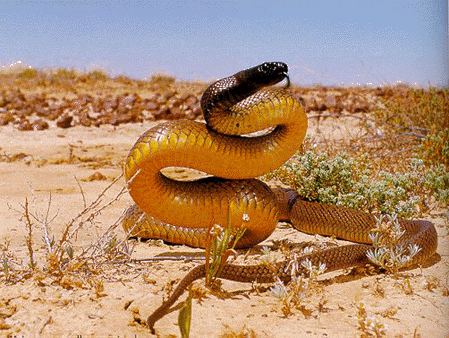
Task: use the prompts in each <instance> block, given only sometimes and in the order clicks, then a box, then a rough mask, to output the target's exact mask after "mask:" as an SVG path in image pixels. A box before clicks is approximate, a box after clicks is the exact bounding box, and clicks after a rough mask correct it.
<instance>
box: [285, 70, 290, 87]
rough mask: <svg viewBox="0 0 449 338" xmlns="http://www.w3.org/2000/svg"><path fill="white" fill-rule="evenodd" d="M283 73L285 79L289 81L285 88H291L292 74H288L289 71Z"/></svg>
mask: <svg viewBox="0 0 449 338" xmlns="http://www.w3.org/2000/svg"><path fill="white" fill-rule="evenodd" d="M283 75H284V79H286V80H287V83H286V84H285V86H284V88H285V89H287V88H290V85H291V82H290V76H288V73H287V72H285V73H284V74H283Z"/></svg>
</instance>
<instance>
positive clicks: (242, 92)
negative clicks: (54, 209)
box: [123, 62, 437, 330]
mask: <svg viewBox="0 0 449 338" xmlns="http://www.w3.org/2000/svg"><path fill="white" fill-rule="evenodd" d="M287 73H288V67H287V65H286V64H284V63H280V62H272V63H264V64H262V65H260V66H257V67H254V68H250V69H247V70H243V71H241V72H239V73H237V74H235V75H232V76H230V77H227V78H224V79H221V80H219V81H217V82H215V83H213V84H212V85H211V86H209V87H208V88H207V89H206V91H205V92H204V94H203V97H202V99H201V105H202V108H203V113H204V117H205V120H206V123H207V125H206V124H202V123H199V122H193V121H172V122H167V123H162V124H159V125H158V126H155V127H154V128H152V129H150V130H148V131H147V132H145V133H144V134H143V135H142V136H140V138H139V139H138V141H137V142H136V144H135V145H134V147H133V148H132V149H131V151H130V153H129V155H128V158H127V161H126V165H125V179H126V182H127V185H128V189H129V192H130V194H131V196H132V198H133V199H134V201H135V202H136V205H135V206H133V207H130V208H129V209H128V210H127V211H126V214H125V217H124V221H123V226H124V228H125V230H127V231H129V233H130V235H132V236H133V235H134V236H139V237H142V238H160V239H163V240H166V241H168V242H172V243H181V244H187V245H190V246H197V247H204V245H205V243H206V238H207V233H208V230H209V229H210V227H211V226H212V225H214V224H219V225H222V226H226V225H230V226H231V227H244V228H245V229H246V231H245V233H244V236H243V237H242V238H241V239H240V241H239V242H238V244H237V246H238V247H249V246H253V245H255V244H257V243H259V242H261V241H263V240H264V239H266V238H267V237H268V236H270V234H271V233H272V232H273V231H274V229H275V227H276V224H277V222H278V220H279V219H283V220H288V221H290V223H291V224H292V225H293V226H294V227H295V228H296V229H298V230H300V231H303V232H306V233H310V234H322V235H334V236H336V237H338V238H342V239H346V240H350V241H353V242H357V243H360V244H353V245H347V246H342V247H337V248H332V249H329V250H325V251H322V252H317V253H314V254H312V255H309V256H307V257H308V258H309V259H310V260H311V261H312V263H313V264H318V263H325V264H326V266H327V270H326V271H333V270H337V269H342V268H347V267H351V266H356V265H361V264H367V263H368V259H367V257H366V253H367V251H368V250H370V249H372V246H371V241H370V239H369V237H368V234H369V233H370V231H371V229H373V228H374V227H375V224H376V220H375V218H374V216H373V215H370V214H366V213H362V212H359V211H355V210H350V209H345V208H341V207H336V206H332V205H323V204H318V203H313V202H306V201H303V200H301V199H300V198H298V196H297V194H296V193H295V192H294V191H292V190H289V189H277V190H271V189H270V188H269V187H268V186H267V185H266V184H264V183H263V182H261V181H259V180H256V179H254V178H253V177H257V176H260V175H262V174H265V173H268V172H270V171H272V170H273V169H275V168H277V167H279V166H280V165H282V164H283V163H284V162H285V161H286V160H288V159H289V158H290V157H291V156H292V155H293V154H294V153H295V152H296V150H297V149H298V148H299V146H300V145H301V143H302V141H303V139H304V137H305V134H306V131H307V117H306V114H305V113H304V110H303V107H302V106H301V104H300V103H299V101H298V100H297V99H296V98H294V97H293V96H292V95H290V94H289V93H287V92H285V91H282V90H278V91H266V90H261V89H262V88H263V87H266V86H270V85H273V84H275V83H277V82H279V81H281V80H283V79H288V75H287ZM267 128H274V129H273V130H272V131H271V132H270V133H268V134H265V135H263V136H257V137H245V136H240V135H244V134H248V133H252V132H256V131H260V130H264V129H267ZM168 166H177V167H189V168H194V169H198V170H201V171H204V172H206V173H209V174H212V175H214V177H211V178H206V179H201V180H197V181H193V182H182V181H181V182H180V181H175V180H172V179H170V178H168V177H166V176H164V175H163V174H162V173H161V172H160V170H161V169H162V168H164V167H168ZM142 211H143V212H142ZM400 224H401V227H402V229H403V230H405V234H404V236H403V244H404V245H408V244H416V245H418V246H419V247H420V248H421V250H420V251H419V252H418V254H417V255H416V256H415V257H414V259H413V260H412V261H411V262H410V265H411V264H416V263H417V262H422V261H424V260H426V259H427V258H429V257H430V256H432V255H433V254H434V253H435V251H436V248H437V233H436V230H435V227H434V226H433V224H432V223H430V222H427V221H406V220H400ZM303 259H304V257H300V258H298V260H303ZM287 266H288V262H280V263H277V265H276V267H275V269H274V270H273V269H272V268H268V267H266V266H262V265H251V266H237V265H232V264H227V265H225V266H224V268H223V270H222V271H221V272H220V274H219V276H218V277H220V278H225V279H230V280H235V281H241V282H253V281H258V282H272V281H274V280H275V278H276V277H279V278H280V279H281V280H282V281H284V282H288V281H289V280H290V278H291V277H290V274H289V273H288V272H287ZM204 275H205V267H204V265H201V266H198V267H196V268H194V269H193V270H192V271H191V272H189V274H187V276H186V277H185V278H184V279H183V280H182V281H181V282H180V284H179V285H178V286H177V288H176V289H175V291H174V292H173V294H172V295H171V296H170V298H169V299H168V300H167V301H166V302H164V303H163V304H162V305H161V307H160V308H158V309H157V310H156V311H155V312H154V313H153V314H152V315H151V316H150V317H149V318H148V325H149V327H150V328H151V329H152V330H153V326H154V323H155V322H156V321H157V320H158V319H160V318H161V317H162V316H163V315H164V314H165V313H166V311H167V310H168V308H169V307H170V306H171V305H172V304H173V303H174V302H175V301H176V299H177V298H178V297H179V296H180V295H181V294H182V293H183V292H184V290H185V289H186V288H187V286H188V285H189V284H190V283H191V282H192V281H194V280H195V279H198V278H201V277H204Z"/></svg>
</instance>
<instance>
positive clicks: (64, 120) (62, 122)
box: [56, 115, 73, 128]
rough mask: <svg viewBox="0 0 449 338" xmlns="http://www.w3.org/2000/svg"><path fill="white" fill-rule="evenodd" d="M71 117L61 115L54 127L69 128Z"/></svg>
mask: <svg viewBox="0 0 449 338" xmlns="http://www.w3.org/2000/svg"><path fill="white" fill-rule="evenodd" d="M72 120H73V116H71V115H63V116H61V117H60V118H59V119H58V121H56V125H57V126H58V127H59V128H70V127H71V124H72Z"/></svg>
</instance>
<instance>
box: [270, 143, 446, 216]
mask: <svg viewBox="0 0 449 338" xmlns="http://www.w3.org/2000/svg"><path fill="white" fill-rule="evenodd" d="M408 168H409V171H407V172H396V173H389V172H387V171H382V170H381V171H379V172H377V173H373V172H372V170H371V169H370V161H369V157H368V156H366V155H365V156H361V157H358V158H350V157H348V155H347V154H345V153H342V154H337V155H336V156H335V157H334V158H332V159H331V158H329V157H328V156H327V155H325V154H315V153H313V152H311V151H307V152H306V153H305V154H302V155H301V154H298V155H297V156H295V157H294V158H293V159H292V160H290V161H288V162H287V163H286V164H285V165H284V166H282V167H281V168H279V169H277V170H275V171H274V172H273V173H272V174H269V175H267V176H266V178H267V179H271V178H275V179H278V180H280V181H281V182H282V183H284V184H287V185H289V186H291V187H293V188H295V189H296V190H297V191H298V193H299V195H300V196H301V197H303V198H304V199H306V200H310V201H315V202H320V203H329V204H336V205H340V206H345V207H348V208H352V209H358V210H363V211H366V212H370V213H371V212H377V213H382V214H397V215H398V216H399V217H403V218H408V217H411V216H414V215H417V214H418V213H419V212H424V211H426V210H427V209H428V208H429V204H430V203H431V201H430V198H432V197H433V198H434V199H435V200H436V202H437V203H439V204H441V205H447V204H449V173H448V172H447V171H446V170H445V168H444V166H442V165H440V166H432V167H426V166H425V165H424V163H423V161H421V160H417V159H411V160H409V165H408Z"/></svg>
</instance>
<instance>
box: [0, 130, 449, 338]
mask: <svg viewBox="0 0 449 338" xmlns="http://www.w3.org/2000/svg"><path fill="white" fill-rule="evenodd" d="M338 123H339V124H337V125H335V124H334V126H333V127H332V128H328V129H326V126H321V128H320V130H319V132H318V130H317V129H316V127H315V126H314V125H313V121H312V126H311V128H310V129H309V134H310V135H312V136H313V137H325V136H326V137H333V138H339V137H343V136H342V135H347V133H348V132H350V131H351V130H352V131H353V130H354V129H353V128H349V127H348V125H347V123H348V121H340V122H338ZM150 126H151V124H150V123H146V124H143V125H142V124H127V125H120V126H118V127H112V126H108V125H103V126H100V127H99V128H95V127H92V128H90V127H73V128H69V129H60V128H55V127H51V128H50V129H48V130H44V131H29V132H21V131H17V130H15V129H13V128H12V127H9V126H6V127H1V129H0V147H1V148H0V153H1V155H2V156H3V157H2V159H3V161H1V162H0V168H1V169H0V187H1V188H0V243H1V244H2V245H3V246H5V245H6V243H9V247H8V253H9V254H11V255H14V257H18V259H22V264H23V265H24V266H25V265H26V264H27V263H28V251H27V246H26V234H27V228H26V226H25V223H24V221H23V218H22V217H21V216H22V215H23V209H22V206H23V205H24V204H25V199H26V198H27V200H28V204H29V210H30V212H31V213H33V214H34V215H35V216H38V217H40V216H41V217H42V218H45V215H46V213H47V209H48V207H49V205H50V208H49V213H48V214H49V217H47V219H49V220H51V222H49V225H48V228H49V230H50V237H52V236H54V238H55V239H56V240H58V239H59V238H60V237H61V233H62V231H63V229H64V227H65V226H66V225H67V224H68V222H69V221H70V220H71V219H72V218H74V217H75V216H76V215H77V214H79V213H80V212H81V211H82V210H83V208H84V201H83V197H84V199H85V200H86V203H90V202H92V201H94V200H95V199H96V198H97V196H98V195H99V194H100V192H101V191H103V189H104V188H105V187H107V186H108V185H109V184H111V182H112V181H113V179H114V178H116V177H118V176H119V175H120V174H121V168H122V164H123V161H124V159H125V157H126V155H127V152H128V150H129V149H130V147H131V146H132V144H133V143H134V142H135V140H136V139H137V137H138V136H139V135H140V134H141V133H142V132H143V131H145V130H146V129H148V128H149V127H150ZM326 133H328V134H326ZM323 135H324V136H323ZM96 172H99V173H101V174H102V175H104V176H105V178H106V180H89V177H91V175H92V174H94V173H96ZM123 186H124V182H123V178H121V179H120V180H119V181H118V182H117V183H116V184H114V185H113V186H112V187H111V188H110V190H109V191H108V192H107V193H106V195H105V196H104V197H103V198H102V200H103V201H105V202H108V201H111V200H113V199H114V197H115V196H116V195H117V194H118V193H119V192H120V190H121V189H122V188H123ZM81 191H82V192H81ZM50 199H51V203H49V201H50ZM130 203H131V199H130V197H129V196H128V195H127V194H124V195H123V196H121V197H120V198H119V199H118V201H116V202H115V203H113V204H112V205H110V206H109V207H108V208H106V209H105V210H103V211H102V212H101V214H100V215H98V216H96V218H95V220H94V222H92V223H89V224H88V225H87V224H86V225H85V226H84V227H83V228H81V229H80V230H79V232H78V234H77V237H76V238H73V239H72V244H73V249H74V252H75V255H76V254H78V253H80V252H81V250H82V249H83V248H86V247H88V246H89V245H91V244H92V243H95V242H96V241H97V240H98V238H100V237H101V235H102V234H103V232H104V231H105V230H106V229H108V228H109V227H110V226H111V225H113V224H114V223H115V222H116V221H117V220H118V219H119V217H120V216H121V214H122V211H123V210H124V209H125V207H126V206H127V205H129V204H130ZM39 215H40V216H39ZM54 215H55V218H54V219H52V218H53V216H54ZM428 219H429V220H431V221H432V222H434V223H435V225H436V227H437V230H438V236H439V247H438V254H439V255H437V256H435V257H434V259H432V261H431V262H429V263H428V264H427V265H426V266H425V267H422V268H416V269H413V270H409V271H406V272H403V273H401V274H400V275H399V276H398V277H397V278H394V277H393V276H385V275H374V276H364V275H363V274H362V275H360V274H355V275H354V274H351V275H348V273H349V272H348V271H340V272H338V273H333V274H327V275H326V274H325V275H323V276H321V277H320V282H319V283H320V286H321V287H320V288H318V289H317V290H316V291H315V292H312V295H311V296H310V297H308V298H307V299H305V300H304V301H303V305H304V308H303V311H300V310H294V314H293V315H291V316H289V317H288V318H284V317H283V315H282V312H281V310H280V308H281V303H280V302H279V300H277V299H276V298H275V297H274V296H273V295H272V294H271V293H270V292H269V291H267V288H265V289H264V288H257V287H254V286H252V285H249V284H241V283H234V282H228V281H224V282H223V288H224V289H225V290H227V291H228V292H229V293H230V294H229V297H227V298H225V299H219V298H217V297H216V296H214V295H211V294H209V295H208V296H207V298H206V299H204V300H203V301H202V303H201V304H198V302H197V300H194V301H193V313H192V328H191V337H218V336H220V335H221V334H223V333H230V332H232V331H234V332H237V333H242V332H246V333H247V334H248V336H250V335H249V333H250V332H251V330H252V331H253V332H254V333H255V335H256V336H257V337H356V336H361V335H362V332H361V331H360V330H358V327H359V323H358V318H357V304H358V303H359V302H363V303H364V304H365V308H366V310H367V312H368V314H369V315H370V316H372V317H373V318H375V319H376V320H378V321H379V322H381V323H382V324H384V326H385V328H386V335H387V336H388V337H449V297H448V265H449V258H448V252H449V250H448V248H449V241H448V225H447V220H445V218H444V215H443V213H440V214H439V215H436V216H435V215H434V217H432V218H430V216H429V218H428ZM34 224H35V225H34V227H33V249H34V252H35V256H36V257H37V261H38V267H39V266H41V268H43V266H44V265H45V260H44V259H43V254H44V252H45V243H44V240H43V239H44V233H43V231H42V228H41V227H40V226H39V222H37V221H34ZM115 234H116V236H117V238H118V239H119V240H122V239H124V237H125V234H124V232H123V230H122V229H121V228H120V227H118V228H117V229H116V230H115ZM283 238H288V239H289V241H291V242H294V243H301V242H310V243H312V244H320V243H322V242H326V241H332V240H331V239H325V238H323V237H320V236H308V235H304V234H301V233H299V232H297V231H295V230H294V229H291V228H289V227H288V226H286V225H285V224H280V226H279V228H278V229H277V230H276V231H275V233H274V234H273V235H272V236H271V237H270V238H269V239H268V240H266V242H265V243H263V244H264V245H272V240H273V239H283ZM128 246H129V247H130V248H131V247H133V251H132V253H131V257H132V258H134V259H145V258H151V257H155V256H174V257H177V258H179V257H182V256H186V255H187V256H195V254H196V255H200V254H201V252H202V250H198V249H192V248H188V247H185V246H170V245H166V244H160V243H155V242H154V241H150V242H146V243H140V242H128ZM253 254H254V255H255V254H257V252H256V251H254V252H253V251H252V252H251V253H250V256H251V255H253ZM3 255H5V253H3ZM3 257H5V256H3ZM200 262H201V261H200V260H199V259H185V260H182V259H180V260H153V261H134V262H127V263H120V264H110V265H107V266H104V267H103V268H102V270H101V273H100V274H94V273H93V274H92V281H91V284H92V285H95V283H100V284H102V287H101V288H99V287H97V288H95V287H94V286H89V283H84V284H83V285H81V286H80V287H76V286H72V287H68V288H63V287H62V286H61V285H58V284H57V283H55V282H54V279H52V278H51V277H47V278H36V277H31V278H27V279H24V280H23V281H20V282H16V283H5V282H4V281H5V278H2V279H1V280H2V282H1V284H0V328H1V330H0V334H1V335H5V336H9V337H56V336H64V337H147V336H151V334H150V332H149V331H148V330H147V329H146V328H145V327H143V326H142V325H140V324H138V322H136V320H135V318H136V317H138V316H139V315H140V316H141V317H142V318H146V317H147V316H148V315H149V314H150V313H151V312H152V311H153V310H154V309H155V308H156V307H158V306H159V305H160V304H161V301H162V297H163V295H165V294H166V289H167V285H170V283H169V282H170V281H172V280H175V281H178V280H179V279H180V278H181V277H182V276H184V275H185V274H186V272H187V271H188V270H189V269H191V268H192V267H194V266H196V265H197V264H199V263H200ZM2 273H3V274H4V271H3V272H2ZM198 283H200V284H201V283H202V282H198ZM97 285H98V284H97ZM184 297H185V296H184ZM184 297H183V298H182V299H184ZM177 315H178V311H173V312H171V313H169V314H168V315H166V316H165V317H164V318H163V319H162V320H160V321H159V322H158V323H157V324H156V331H157V335H159V336H161V337H166V336H179V335H180V334H179V329H178V326H177ZM242 336H243V335H242Z"/></svg>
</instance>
